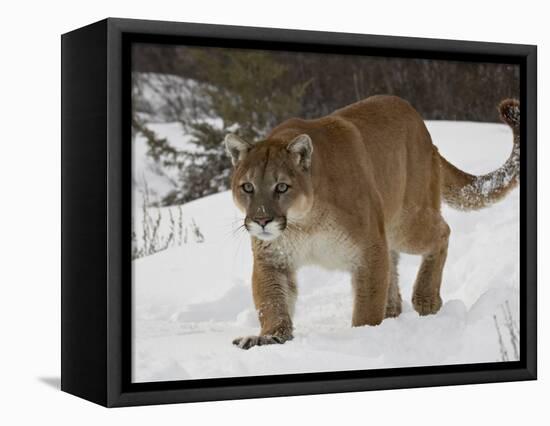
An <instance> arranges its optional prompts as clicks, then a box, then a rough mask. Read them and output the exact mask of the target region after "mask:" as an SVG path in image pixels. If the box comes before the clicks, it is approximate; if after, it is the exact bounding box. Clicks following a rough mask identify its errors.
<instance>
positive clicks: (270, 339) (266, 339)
mask: <svg viewBox="0 0 550 426" xmlns="http://www.w3.org/2000/svg"><path fill="white" fill-rule="evenodd" d="M291 339H292V336H290V337H282V336H275V335H271V334H266V335H265V336H244V337H237V338H236V339H235V340H233V344H234V345H235V346H238V347H239V348H241V349H250V348H251V347H253V346H262V345H274V344H283V343H285V342H286V341H287V340H291Z"/></svg>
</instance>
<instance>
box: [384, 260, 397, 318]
mask: <svg viewBox="0 0 550 426" xmlns="http://www.w3.org/2000/svg"><path fill="white" fill-rule="evenodd" d="M398 265H399V252H397V251H395V250H392V251H391V252H390V288H389V289H388V301H387V303H386V318H394V317H397V316H399V315H400V314H401V293H400V291H399V272H398V270H397V267H398Z"/></svg>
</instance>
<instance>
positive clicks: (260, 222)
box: [252, 217, 273, 228]
mask: <svg viewBox="0 0 550 426" xmlns="http://www.w3.org/2000/svg"><path fill="white" fill-rule="evenodd" d="M252 220H253V221H254V222H256V223H257V224H258V225H260V226H261V227H262V228H263V227H264V226H266V225H267V224H268V223H269V222H272V221H273V218H272V217H255V218H254V219H252Z"/></svg>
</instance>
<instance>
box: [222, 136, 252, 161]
mask: <svg viewBox="0 0 550 426" xmlns="http://www.w3.org/2000/svg"><path fill="white" fill-rule="evenodd" d="M250 148H252V144H250V143H248V142H247V141H245V140H244V139H241V138H240V137H238V136H237V135H234V134H232V133H228V134H227V135H226V136H225V149H226V151H227V153H228V154H229V155H230V156H231V162H232V163H233V165H234V166H236V165H237V163H238V162H239V161H242V160H243V159H244V158H245V157H246V154H248V151H249V150H250Z"/></svg>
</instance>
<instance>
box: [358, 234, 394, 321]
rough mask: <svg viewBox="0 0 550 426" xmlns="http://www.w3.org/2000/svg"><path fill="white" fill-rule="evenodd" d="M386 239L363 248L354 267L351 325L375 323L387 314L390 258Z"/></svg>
mask: <svg viewBox="0 0 550 426" xmlns="http://www.w3.org/2000/svg"><path fill="white" fill-rule="evenodd" d="M389 257H390V255H389V251H388V248H387V245H386V243H385V242H381V243H378V244H373V245H371V246H370V247H368V248H366V249H365V250H364V253H363V257H362V262H361V264H360V265H358V266H357V267H356V268H355V270H354V271H353V275H352V283H353V292H354V301H353V317H352V326H353V327H359V326H362V325H378V324H380V323H381V322H382V320H383V319H384V316H385V314H386V304H387V301H388V290H389V286H390V259H389Z"/></svg>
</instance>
